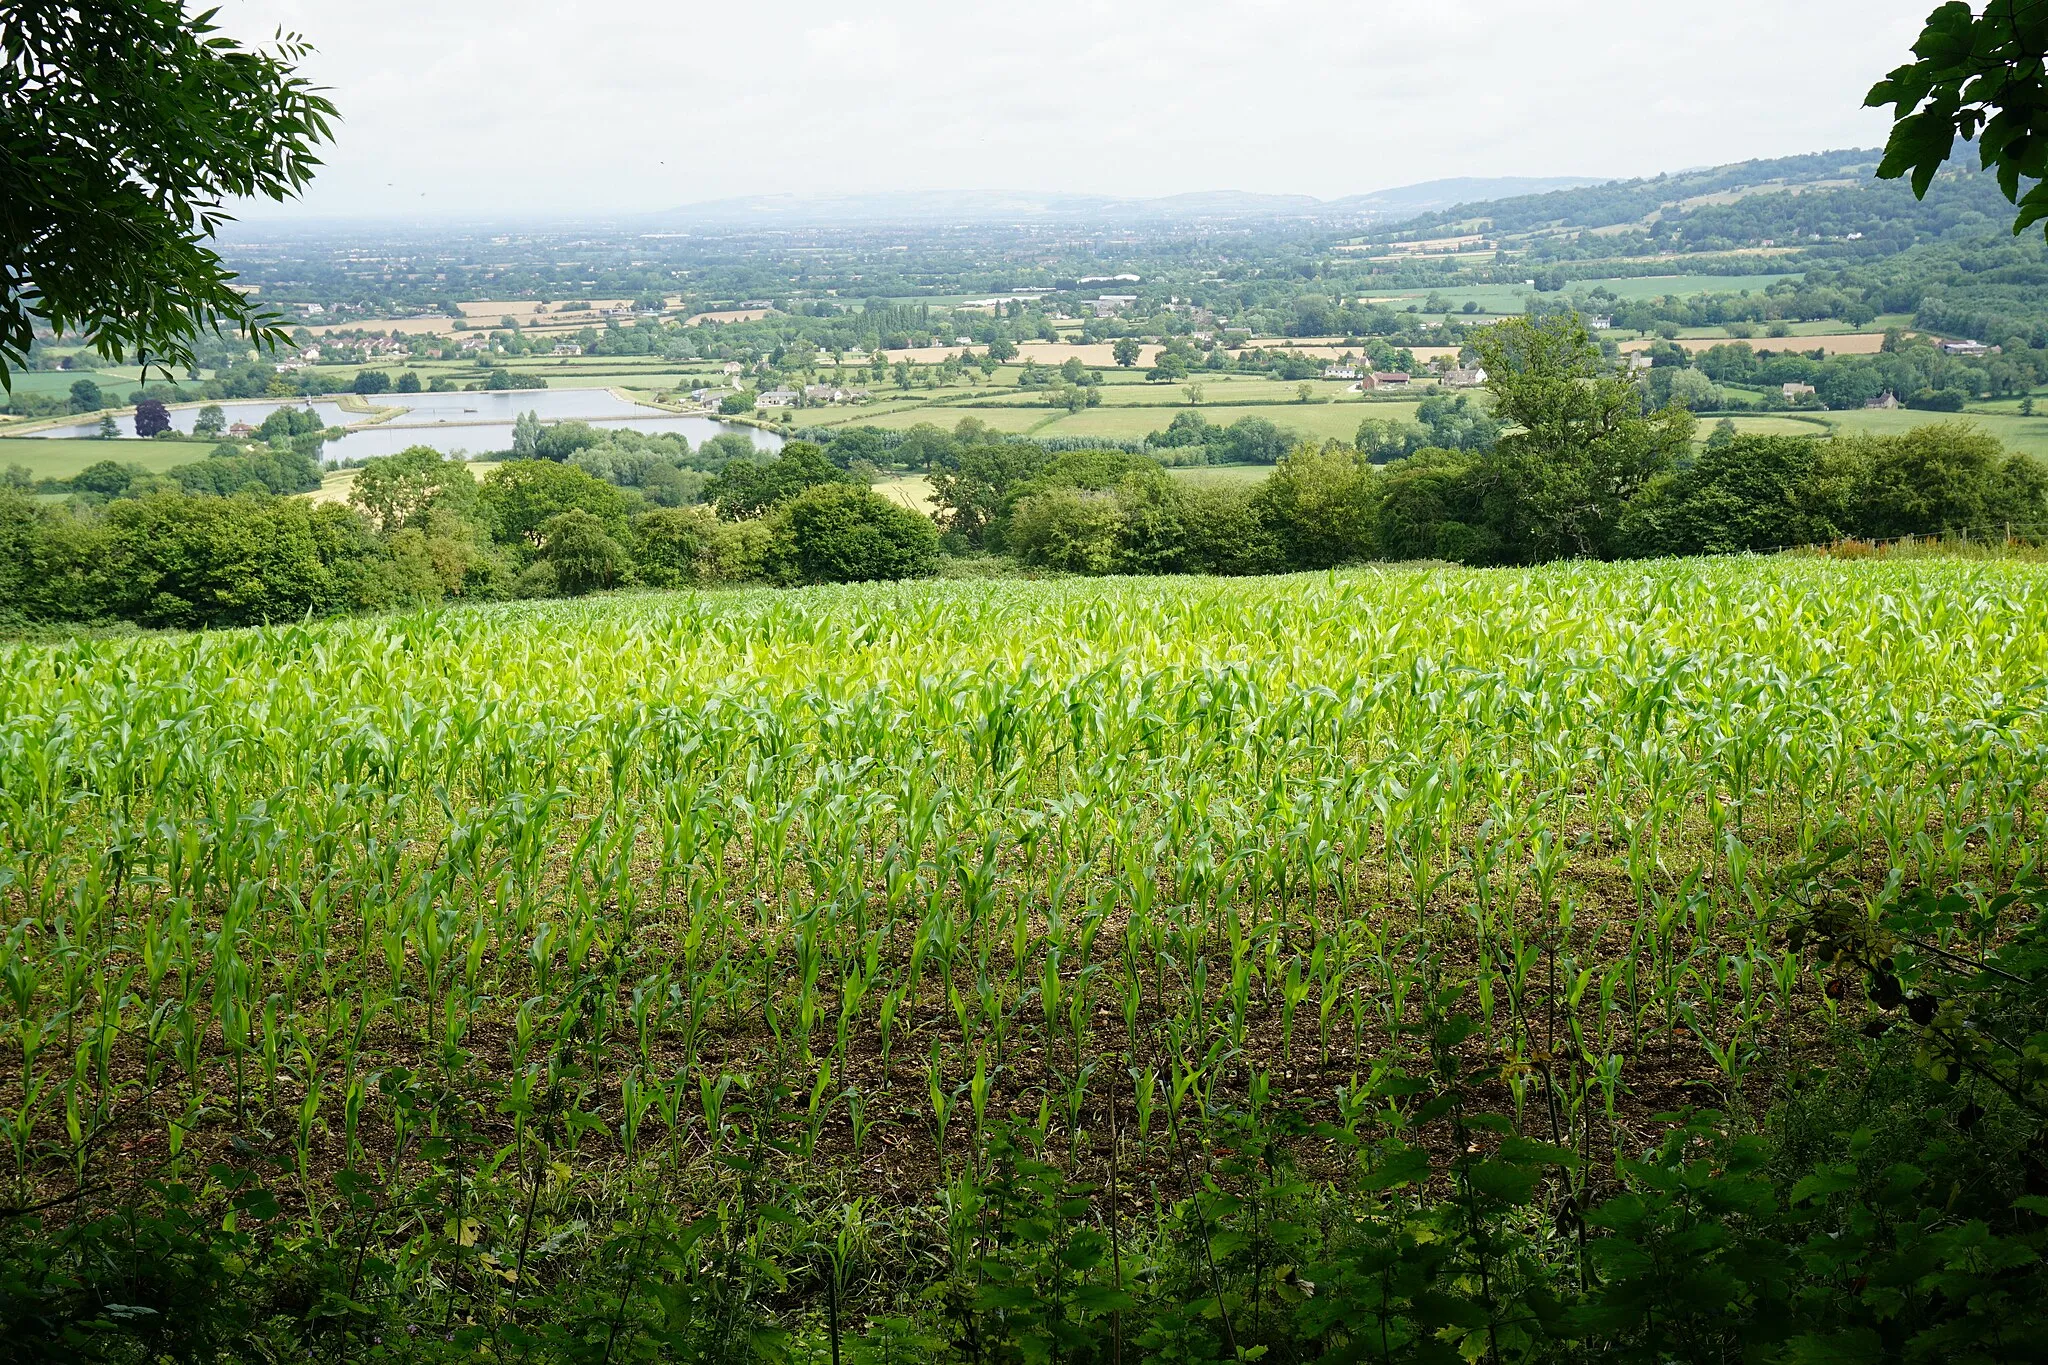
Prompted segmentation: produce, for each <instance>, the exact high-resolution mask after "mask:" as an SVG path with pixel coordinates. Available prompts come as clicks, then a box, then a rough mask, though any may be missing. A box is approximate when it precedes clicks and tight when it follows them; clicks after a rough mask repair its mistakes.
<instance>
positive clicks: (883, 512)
mask: <svg viewBox="0 0 2048 1365" xmlns="http://www.w3.org/2000/svg"><path fill="white" fill-rule="evenodd" d="M772 529H773V531H774V537H775V539H774V551H773V563H772V568H773V570H774V572H775V574H776V576H777V577H779V578H781V579H782V580H783V581H785V582H791V583H852V582H863V581H866V580H870V579H893V578H924V577H928V576H929V575H930V574H931V573H932V572H933V571H934V570H936V569H937V568H938V562H939V529H938V527H936V526H934V525H932V522H931V518H929V517H926V516H921V515H919V514H918V513H916V512H913V511H911V510H910V509H909V508H907V507H902V506H899V505H898V504H896V503H893V502H891V501H889V500H888V499H887V498H885V497H883V496H882V495H881V494H879V493H876V492H875V491H873V490H872V489H868V488H858V487H855V486H853V485H851V484H824V485H820V486H818V487H815V488H811V489H808V490H806V491H805V492H803V493H801V494H799V495H798V496H797V497H796V498H794V499H793V500H791V501H790V502H789V504H788V505H787V506H785V507H784V508H783V509H782V510H781V511H780V512H779V513H778V514H777V516H776V520H775V525H774V527H773V528H772Z"/></svg>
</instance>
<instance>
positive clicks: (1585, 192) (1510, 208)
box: [1392, 147, 1884, 233]
mask: <svg viewBox="0 0 2048 1365" xmlns="http://www.w3.org/2000/svg"><path fill="white" fill-rule="evenodd" d="M1883 155H1884V153H1883V151H1882V150H1881V149H1879V148H1874V147H1871V148H1850V149H1846V150H1842V151H1833V152H1811V153H1808V154H1806V155H1803V156H1784V157H1774V158H1770V159H1767V160H1759V161H1739V162H1734V163H1732V164H1729V165H1726V166H1706V167H1701V168H1699V169H1695V170H1689V171H1670V172H1666V173H1665V174H1662V175H1656V176H1649V177H1645V178H1641V179H1635V180H1608V181H1603V182H1600V183H1597V184H1595V183H1591V182H1587V181H1580V182H1578V184H1577V185H1575V186H1564V187H1548V188H1546V189H1545V190H1543V191H1542V192H1540V193H1519V192H1514V191H1509V192H1505V193H1503V192H1498V191H1494V190H1492V189H1491V188H1490V186H1491V185H1493V184H1496V183H1498V182H1481V184H1482V185H1483V186H1486V187H1488V188H1483V189H1482V190H1481V191H1480V192H1478V193H1474V194H1470V195H1466V196H1462V197H1461V198H1459V199H1458V200H1456V201H1455V202H1452V203H1449V204H1440V205H1418V206H1417V209H1416V216H1415V217H1413V218H1410V219H1408V220H1407V221H1404V222H1400V223H1396V224H1393V225H1392V226H1393V227H1394V228H1396V229H1398V230H1400V231H1403V232H1411V231H1412V232H1418V233H1419V232H1427V231H1429V230H1431V229H1434V228H1448V227H1452V226H1455V225H1458V224H1462V223H1466V222H1470V221H1471V220H1473V219H1475V218H1484V219H1485V220H1486V221H1487V222H1489V223H1490V224H1491V225H1492V230H1493V231H1495V232H1526V231H1529V230H1531V229H1535V228H1544V227H1568V228H1605V227H1615V226H1618V225H1620V224H1624V223H1646V222H1649V221H1651V220H1652V219H1653V217H1654V216H1657V215H1659V214H1660V213H1663V212H1668V211H1670V210H1673V209H1678V208H1681V207H1684V208H1692V207H1696V206H1701V205H1705V204H1709V203H1712V202H1714V201H1716V200H1721V201H1724V202H1725V201H1726V200H1728V199H1733V198H1740V197H1743V196H1744V195H1745V194H1749V193H1764V192H1782V191H1784V190H1787V189H1798V190H1809V189H1834V188H1840V189H1848V188H1855V187H1860V186H1863V185H1867V184H1869V183H1870V181H1871V174H1872V172H1873V171H1875V170H1876V169H1877V163H1878V160H1879V159H1880V158H1881V157H1882V156H1883ZM1440 183H1443V184H1446V185H1451V184H1456V183H1458V182H1456V181H1443V182H1440ZM1415 188H1417V189H1426V188H1428V187H1427V186H1416V187H1415Z"/></svg>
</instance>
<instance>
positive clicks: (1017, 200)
mask: <svg viewBox="0 0 2048 1365" xmlns="http://www.w3.org/2000/svg"><path fill="white" fill-rule="evenodd" d="M1594 183H1596V182H1595V179H1594V178H1593V177H1591V176H1553V177H1543V178H1539V177H1531V176H1501V177H1497V178H1491V179H1488V178H1474V177H1460V178H1457V179H1450V180H1431V181H1426V182H1424V183H1422V184H1419V185H1403V186H1400V187H1398V188H1395V189H1387V190H1376V191H1374V192H1372V193H1370V194H1356V195H1349V196H1346V197H1344V198H1341V199H1318V198H1315V197H1314V196H1313V195H1306V194H1253V193H1249V192H1246V191H1243V190H1203V191H1196V192H1193V193H1188V194H1173V195H1165V196H1161V197H1157V198H1117V197H1115V196H1110V195H1090V194H1031V193H989V192H981V191H945V190H932V191H923V192H908V193H892V194H849V195H795V194H763V195H747V196H743V197H740V198H734V199H714V200H708V201H706V202H703V203H698V204H686V205H683V206H681V207H678V208H674V209H669V210H665V211H663V212H659V213H652V214H646V215H642V216H643V217H644V218H646V219H648V220H652V221H660V222H662V223H667V224H674V225H677V226H683V225H702V226H707V227H742V226H799V225H817V224H854V223H859V224H876V225H879V224H889V223H905V224H911V223H918V224H927V223H934V222H956V223H960V222H975V223H987V222H1004V221H1016V222H1022V221H1033V220H1039V221H1044V220H1054V221H1061V220H1064V221H1070V222H1075V223H1086V222H1091V221H1093V222H1104V223H1198V222H1213V221H1245V220H1254V219H1304V220H1316V221H1333V220H1340V219H1341V220H1351V221H1356V222H1359V223H1361V224H1364V223H1371V222H1380V221H1384V220H1386V219H1389V218H1398V217H1404V216H1410V215H1414V214H1417V213H1426V212H1430V211H1432V210H1437V209H1442V208H1445V207H1448V206H1450V205H1452V204H1456V203H1465V202H1472V201H1477V200H1483V199H1495V198H1502V197H1505V196H1510V195H1527V194H1530V193H1533V192H1536V191H1543V190H1559V189H1568V188H1571V187H1574V186H1581V185H1591V184H1594Z"/></svg>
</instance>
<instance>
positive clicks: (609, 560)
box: [540, 507, 633, 597]
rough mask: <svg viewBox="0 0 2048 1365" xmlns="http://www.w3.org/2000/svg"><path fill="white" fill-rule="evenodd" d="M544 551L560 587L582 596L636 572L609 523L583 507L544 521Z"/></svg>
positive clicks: (620, 581) (559, 589)
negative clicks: (609, 527) (613, 535)
mask: <svg viewBox="0 0 2048 1365" xmlns="http://www.w3.org/2000/svg"><path fill="white" fill-rule="evenodd" d="M540 542H541V544H540V555H541V559H542V560H543V561H545V562H546V563H547V564H548V565H549V566H550V567H552V568H553V569H554V574H555V587H556V590H557V591H559V592H561V593H562V594H564V595H565V596H569V597H580V596H582V595H583V594H584V593H587V592H595V591H597V590H598V589H600V588H612V587H617V586H618V585H619V584H620V583H623V582H625V581H626V579H627V578H628V577H629V576H630V575H631V574H632V571H633V558H632V556H631V555H629V554H627V553H626V547H625V546H623V545H621V544H619V542H618V541H616V540H614V539H612V537H611V535H610V534H609V533H608V532H607V531H606V530H605V524H604V523H603V522H601V521H599V520H598V519H597V518H596V517H594V516H592V515H591V514H590V513H588V512H586V511H584V510H583V509H582V508H580V507H572V508H570V509H569V510H568V511H566V512H558V513H556V514H555V515H554V516H552V517H549V518H548V519H547V520H546V521H545V522H543V523H541V528H540Z"/></svg>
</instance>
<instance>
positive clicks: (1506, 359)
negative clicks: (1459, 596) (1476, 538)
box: [1472, 313, 1693, 564]
mask: <svg viewBox="0 0 2048 1365" xmlns="http://www.w3.org/2000/svg"><path fill="white" fill-rule="evenodd" d="M1477 344H1478V348H1479V354H1480V363H1481V364H1483V365H1484V366H1485V367H1486V372H1487V380H1486V387H1487V389H1488V391H1489V392H1490V393H1491V395H1492V397H1493V415H1494V416H1495V418H1497V419H1498V420H1499V421H1500V422H1502V423H1503V424H1504V425H1505V426H1506V427H1507V428H1508V430H1507V433H1506V434H1505V435H1503V436H1502V437H1501V438H1500V439H1499V441H1498V443H1497V444H1496V445H1495V446H1494V448H1493V449H1492V450H1490V451H1487V452H1485V453H1483V454H1481V455H1480V456H1479V457H1478V458H1477V459H1476V460H1475V461H1474V462H1473V466H1472V471H1473V477H1474V479H1475V480H1476V481H1477V484H1478V488H1479V491H1480V495H1481V498H1482V500H1483V502H1484V505H1485V507H1486V510H1487V517H1486V524H1487V525H1488V527H1489V528H1490V530H1491V532H1492V534H1493V535H1494V536H1495V537H1497V543H1496V544H1495V545H1494V546H1493V547H1492V549H1491V551H1490V552H1489V553H1490V557H1494V558H1498V559H1499V560H1501V561H1503V562H1506V563H1514V564H1529V563H1537V562H1540V561H1543V560H1546V559H1559V558H1573V557H1579V556H1587V557H1602V556H1605V555H1606V554H1607V553H1608V552H1609V550H1610V542H1611V540H1612V537H1613V533H1614V528H1615V524H1616V522H1617V521H1618V520H1619V518H1620V516H1621V512H1622V509H1623V507H1625V506H1626V505H1627V503H1628V501H1629V499H1630V498H1632V497H1634V496H1635V495H1636V493H1637V492H1638V491H1639V490H1640V489H1641V488H1642V487H1643V485H1644V484H1645V483H1646V482H1648V481H1649V479H1650V478H1651V477H1652V476H1654V475H1656V474H1659V473H1661V472H1663V471H1664V470H1666V469H1668V468H1670V467H1671V465H1672V463H1673V461H1674V460H1675V459H1676V458H1677V457H1678V456H1679V455H1680V454H1682V453H1683V452H1685V451H1686V450H1687V448H1688V447H1689V445H1690V443H1691V440H1692V427H1693V421H1692V415H1691V414H1690V413H1688V412H1686V411H1685V410H1684V409H1683V408H1664V409H1661V410H1659V411H1657V412H1654V413H1647V414H1646V413H1645V412H1644V411H1643V397H1642V390H1641V389H1639V388H1638V387H1637V386H1636V385H1635V384H1634V383H1632V382H1630V381H1629V380H1627V379H1625V378H1623V377H1621V376H1620V375H1616V374H1611V373H1606V372H1603V370H1602V369H1601V366H1600V351H1599V349H1598V348H1597V347H1596V346H1594V345H1593V342H1592V339H1591V338H1590V337H1588V336H1587V334H1586V329H1585V326H1584V324H1582V323H1581V322H1580V321H1579V319H1578V315H1577V314H1574V313H1552V314H1549V315H1547V316H1545V317H1542V318H1540V319H1536V318H1509V319H1507V320H1505V321H1503V322H1500V323H1497V324H1495V325H1494V326H1492V327H1488V328H1486V329H1485V330H1484V331H1483V332H1482V333H1480V336H1479V339H1478V343H1477Z"/></svg>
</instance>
